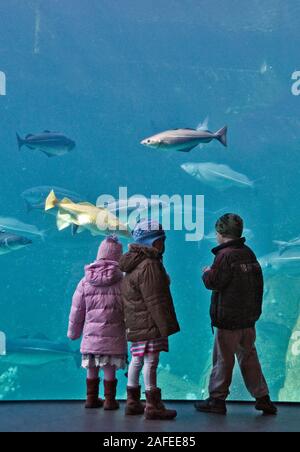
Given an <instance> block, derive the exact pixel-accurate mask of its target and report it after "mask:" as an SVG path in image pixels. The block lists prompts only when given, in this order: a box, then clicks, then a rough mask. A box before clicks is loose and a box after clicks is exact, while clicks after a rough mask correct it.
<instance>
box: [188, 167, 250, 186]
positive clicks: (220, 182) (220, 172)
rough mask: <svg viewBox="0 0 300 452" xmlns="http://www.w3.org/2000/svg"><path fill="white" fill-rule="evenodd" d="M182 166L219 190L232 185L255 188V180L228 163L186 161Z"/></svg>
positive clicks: (196, 177)
mask: <svg viewBox="0 0 300 452" xmlns="http://www.w3.org/2000/svg"><path fill="white" fill-rule="evenodd" d="M181 168H182V170H183V171H185V172H186V173H187V174H189V175H190V176H192V177H194V178H195V179H197V180H199V181H200V182H203V183H204V184H207V185H211V186H212V187H213V188H215V189H217V190H224V189H227V188H230V187H240V188H254V181H251V180H250V179H249V178H248V177H247V176H246V175H244V174H241V173H238V172H236V171H234V170H233V169H231V168H230V167H229V166H228V165H223V164H217V163H210V162H206V163H184V164H183V165H181Z"/></svg>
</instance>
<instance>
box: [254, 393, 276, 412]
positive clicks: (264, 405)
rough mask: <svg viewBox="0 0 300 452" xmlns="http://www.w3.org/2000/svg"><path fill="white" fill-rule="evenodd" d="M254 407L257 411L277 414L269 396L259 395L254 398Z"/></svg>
mask: <svg viewBox="0 0 300 452" xmlns="http://www.w3.org/2000/svg"><path fill="white" fill-rule="evenodd" d="M255 409H256V410H257V411H263V413H264V414H270V415H273V416H275V415H276V414H277V407H276V406H275V405H274V403H273V402H272V401H271V399H270V396H268V395H267V396H265V397H261V398H260V399H256V404H255Z"/></svg>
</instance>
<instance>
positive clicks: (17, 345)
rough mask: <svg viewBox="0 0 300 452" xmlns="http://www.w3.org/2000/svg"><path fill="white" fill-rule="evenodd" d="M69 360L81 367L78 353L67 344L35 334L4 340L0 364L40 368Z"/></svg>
mask: <svg viewBox="0 0 300 452" xmlns="http://www.w3.org/2000/svg"><path fill="white" fill-rule="evenodd" d="M70 358H71V359H73V360H74V361H75V363H76V366H77V367H78V368H79V367H80V366H81V355H80V353H79V351H76V352H74V351H73V350H72V349H71V347H70V346H69V344H68V343H62V342H56V341H51V340H50V339H48V338H47V337H46V336H45V335H43V334H37V335H35V336H33V337H30V336H23V337H20V338H17V339H12V340H9V339H6V345H5V354H4V355H2V356H0V364H9V365H17V366H24V367H40V366H44V365H46V364H49V363H53V362H57V361H66V360H68V359H70Z"/></svg>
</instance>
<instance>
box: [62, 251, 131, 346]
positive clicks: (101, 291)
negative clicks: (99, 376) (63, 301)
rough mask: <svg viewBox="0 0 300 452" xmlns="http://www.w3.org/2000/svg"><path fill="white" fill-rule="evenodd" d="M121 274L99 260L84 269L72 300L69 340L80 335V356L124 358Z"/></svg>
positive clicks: (116, 264) (112, 266)
mask: <svg viewBox="0 0 300 452" xmlns="http://www.w3.org/2000/svg"><path fill="white" fill-rule="evenodd" d="M122 279H123V274H122V272H121V270H120V268H119V264H118V263H117V262H115V261H109V260H105V259H100V260H98V261H96V262H94V263H93V264H91V265H88V266H86V267H85V277H84V278H83V279H82V280H81V281H80V283H79V285H78V287H77V289H76V292H75V294H74V297H73V303H72V309H71V314H70V320H69V330H68V337H69V338H70V339H72V340H75V339H79V338H80V337H81V335H83V340H82V343H81V353H83V354H95V355H126V354H127V342H126V332H125V323H124V315H123V304H122V298H121V283H122Z"/></svg>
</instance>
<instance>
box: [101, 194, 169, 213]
mask: <svg viewBox="0 0 300 452" xmlns="http://www.w3.org/2000/svg"><path fill="white" fill-rule="evenodd" d="M99 199H100V198H99ZM96 206H97V207H106V208H107V209H108V210H109V211H110V212H112V213H115V214H116V215H120V214H121V213H123V212H125V213H126V212H127V214H128V215H131V214H132V213H134V212H144V211H148V210H153V209H164V208H166V207H168V204H167V203H166V202H163V201H160V200H158V199H157V200H154V199H147V198H145V197H143V196H141V197H140V196H137V197H132V198H130V199H128V200H118V201H115V202H111V203H108V204H106V205H103V203H102V202H101V201H100V202H99V203H98V201H97V204H96Z"/></svg>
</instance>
